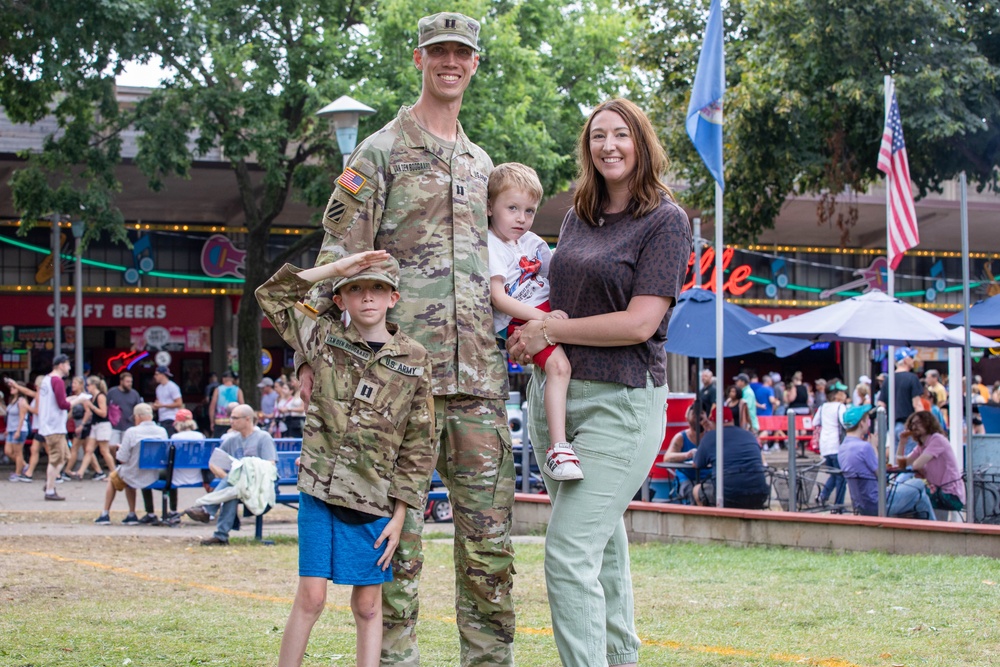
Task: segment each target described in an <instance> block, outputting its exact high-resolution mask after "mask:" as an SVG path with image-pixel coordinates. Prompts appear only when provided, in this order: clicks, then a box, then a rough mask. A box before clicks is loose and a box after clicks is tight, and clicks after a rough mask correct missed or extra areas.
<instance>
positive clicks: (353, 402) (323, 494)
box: [256, 250, 436, 667]
mask: <svg viewBox="0 0 1000 667" xmlns="http://www.w3.org/2000/svg"><path fill="white" fill-rule="evenodd" d="M325 280H330V281H332V283H333V292H334V297H333V301H334V303H335V304H336V306H337V308H339V309H340V310H341V311H346V312H347V313H348V314H349V315H350V324H348V325H347V326H344V324H343V323H342V322H341V320H340V318H339V313H337V312H333V311H330V312H328V313H325V314H323V315H317V314H316V312H315V311H314V310H312V309H311V308H310V307H309V306H307V305H305V304H304V303H301V302H300V300H301V299H303V298H304V297H305V296H306V293H307V292H308V291H309V289H310V288H311V287H312V286H313V285H314V284H315V283H317V282H320V281H325ZM398 284H399V264H398V263H397V262H396V260H395V259H393V258H392V257H391V256H390V255H389V253H388V252H386V251H384V250H374V251H368V252H361V253H357V254H354V255H349V256H347V257H344V258H343V259H340V260H337V261H336V262H332V263H330V264H324V265H322V266H318V267H315V268H312V269H305V270H302V269H297V268H295V267H292V266H291V265H285V266H284V267H283V268H282V269H280V270H279V271H278V272H277V273H276V274H275V275H274V276H273V277H272V278H271V279H270V280H268V281H267V282H266V283H264V284H263V285H261V286H260V287H259V288H258V289H257V292H256V295H257V301H258V302H259V303H260V306H261V309H262V310H263V311H264V314H265V315H267V317H268V319H270V320H271V323H272V324H273V325H274V328H275V329H276V330H277V331H278V333H280V334H281V336H282V337H283V338H284V339H285V340H286V341H287V342H288V344H289V345H291V346H292V347H293V348H295V350H296V351H298V352H300V353H301V354H302V355H303V356H304V357H305V359H307V360H308V361H309V363H310V365H311V366H312V368H313V370H314V372H315V377H316V382H315V388H314V391H313V394H312V400H310V402H309V410H308V414H307V416H306V424H305V427H304V430H303V436H302V459H301V468H300V471H299V483H298V488H299V496H300V500H299V586H298V590H297V592H296V594H295V602H294V604H293V605H292V611H291V614H290V615H289V618H288V623H287V625H286V626H285V634H284V635H283V637H282V640H281V653H280V656H279V659H278V664H279V667H286V666H288V665H300V664H302V659H303V655H304V653H305V649H306V644H307V643H308V641H309V633H310V631H311V630H312V627H313V624H314V623H315V622H316V619H318V618H319V615H320V613H322V611H323V606H324V603H325V601H326V588H327V586H326V582H327V580H330V581H333V582H334V583H337V584H346V585H350V586H353V587H354V590H353V592H352V594H351V609H352V611H353V612H354V618H355V621H356V623H357V628H358V636H357V664H358V665H359V666H360V665H373V666H374V665H378V664H379V654H380V649H381V643H382V583H383V582H387V581H392V569H391V568H390V567H389V565H390V562H391V560H392V555H393V553H394V552H395V550H396V546H397V545H398V544H399V536H400V532H401V531H402V527H403V518H404V515H405V513H406V508H407V507H412V508H414V509H419V510H421V511H422V510H423V507H424V494H425V492H426V489H427V488H428V486H429V485H430V477H431V473H432V471H433V469H434V463H435V455H436V447H435V445H434V442H433V439H432V434H433V432H434V418H433V411H432V409H431V401H432V400H433V398H432V394H431V377H430V375H431V374H430V363H429V361H428V358H427V351H426V350H425V349H424V348H423V346H421V345H420V344H419V343H417V342H416V341H414V340H413V339H411V338H409V337H408V336H406V334H404V333H403V332H402V331H400V330H399V327H398V326H397V325H396V324H393V323H387V322H386V319H385V316H386V312H387V311H388V309H389V308H392V307H393V306H395V305H396V302H397V301H398V300H399V292H397V291H396V288H397V286H398Z"/></svg>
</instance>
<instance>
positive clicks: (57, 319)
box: [49, 213, 62, 358]
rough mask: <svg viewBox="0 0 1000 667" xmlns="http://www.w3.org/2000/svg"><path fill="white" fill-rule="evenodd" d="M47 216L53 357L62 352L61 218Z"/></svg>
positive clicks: (56, 215) (54, 215)
mask: <svg viewBox="0 0 1000 667" xmlns="http://www.w3.org/2000/svg"><path fill="white" fill-rule="evenodd" d="M49 217H50V219H51V220H52V306H53V313H52V316H53V321H52V334H53V336H52V338H53V340H52V342H53V344H54V345H55V348H54V351H53V352H52V356H53V358H55V357H57V356H59V355H60V354H62V303H61V302H60V296H61V295H60V293H59V290H60V289H61V285H60V282H61V281H60V278H61V277H62V276H61V275H60V274H61V272H62V257H61V255H60V253H61V252H62V244H61V243H60V241H61V240H62V239H61V238H60V237H59V221H60V220H62V216H61V215H59V214H58V213H53V214H52V215H50V216H49Z"/></svg>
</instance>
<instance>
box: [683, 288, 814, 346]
mask: <svg viewBox="0 0 1000 667" xmlns="http://www.w3.org/2000/svg"><path fill="white" fill-rule="evenodd" d="M767 324H768V321H767V320H765V319H764V318H762V317H757V316H756V315H754V314H753V313H751V312H750V311H749V310H746V309H745V308H741V307H739V306H737V305H736V304H734V303H729V302H725V301H724V302H723V305H722V354H723V356H725V357H738V356H740V355H743V354H750V353H751V352H763V351H765V350H773V351H774V353H775V354H776V355H777V356H779V357H787V356H789V355H791V354H795V353H796V352H798V351H800V350H804V349H805V348H807V347H809V346H810V345H811V344H812V343H811V342H810V341H806V340H799V339H795V338H786V337H785V336H772V335H766V334H763V335H761V334H758V335H756V336H751V335H750V331H751V330H753V329H759V328H760V327H762V326H767ZM663 347H664V349H666V351H667V352H673V353H674V354H684V355H687V356H689V357H700V358H702V359H713V358H715V292H710V291H708V290H704V289H700V288H697V287H695V288H693V289H689V290H687V291H685V292H682V293H681V295H680V296H679V297H677V306H676V307H675V308H674V311H673V313H672V314H671V315H670V323H669V325H668V327H667V342H666V344H665V345H664V346H663Z"/></svg>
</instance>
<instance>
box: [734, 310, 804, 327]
mask: <svg viewBox="0 0 1000 667" xmlns="http://www.w3.org/2000/svg"><path fill="white" fill-rule="evenodd" d="M746 309H747V310H749V311H750V312H751V313H753V314H754V315H756V316H757V317H763V318H764V319H765V320H767V321H768V322H770V323H771V324H774V323H775V322H780V321H782V320H787V319H788V318H790V317H795V316H796V315H802V314H803V313H809V312H812V310H814V309H810V308H758V307H757V306H747V307H746Z"/></svg>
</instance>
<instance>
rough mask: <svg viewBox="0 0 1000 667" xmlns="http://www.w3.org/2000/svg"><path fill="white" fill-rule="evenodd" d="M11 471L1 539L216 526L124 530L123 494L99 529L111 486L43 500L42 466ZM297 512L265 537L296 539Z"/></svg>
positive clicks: (182, 504) (78, 486) (286, 514)
mask: <svg viewBox="0 0 1000 667" xmlns="http://www.w3.org/2000/svg"><path fill="white" fill-rule="evenodd" d="M11 471H12V467H11V466H0V540H4V539H7V538H16V537H19V536H27V535H34V536H52V537H64V536H110V537H114V536H121V535H142V536H150V535H152V536H157V537H164V538H181V539H185V538H190V539H191V541H192V542H196V541H198V540H200V539H202V538H205V537H210V536H211V535H212V531H213V529H214V524H203V523H197V522H195V521H192V520H191V519H188V518H187V517H184V518H183V519H182V520H181V523H180V525H178V526H173V527H169V526H123V525H122V524H121V521H122V519H124V518H125V514H126V513H127V511H128V504H127V503H126V502H125V494H124V493H119V494H118V495H117V496H116V497H115V501H114V504H112V506H111V521H112V523H111V524H110V525H97V524H95V523H94V519H96V518H97V516H98V515H99V514H100V513H101V509H102V508H103V507H104V493H105V491H106V489H107V482H106V481H103V482H94V481H90V480H85V481H82V482H77V481H71V482H64V483H62V484H57V485H56V490H57V492H58V493H59V495H61V496H63V497H64V498H66V500H65V501H63V502H53V501H49V500H45V481H44V478H43V477H42V474H43V472H44V466H42V465H39V467H38V469H36V470H35V481H34V482H32V483H30V484H26V483H23V482H9V481H7V478H8V477H9V476H10V473H11ZM203 493H204V492H203V491H202V490H201V489H195V488H188V489H178V499H177V507H178V508H179V509H180V510H182V511H183V510H184V509H185V508H187V507H190V506H191V505H193V504H194V501H195V499H196V498H198V497H199V496H201V495H203ZM160 498H161V494H160V493H159V492H158V491H157V492H154V493H153V499H154V503H155V505H156V512H157V514H159V512H160V503H161V500H160ZM136 510H137V513H138V514H139V515H140V516H142V512H143V507H142V496H141V495H139V497H138V498H137V501H136ZM297 517H298V515H297V513H296V511H295V510H293V509H290V508H287V507H281V506H279V507H277V508H275V509H273V510H271V511H270V512H268V514H267V516H266V517H265V518H264V537H265V538H267V537H270V536H275V535H297V534H298V524H297ZM242 521H243V527H242V529H241V530H240V531H238V532H233V533H232V534H231V537H248V538H252V537H253V535H254V518H253V517H247V518H244V519H242ZM453 532H454V525H453V524H451V523H428V524H427V525H426V527H425V534H431V533H436V534H440V533H449V534H451V533H453Z"/></svg>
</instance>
